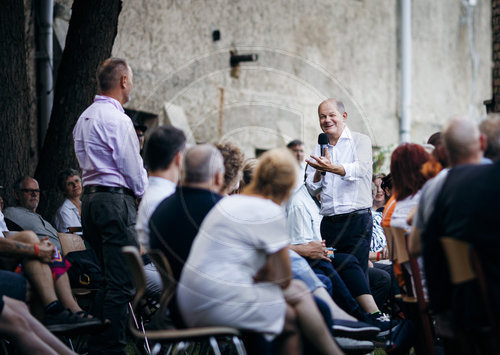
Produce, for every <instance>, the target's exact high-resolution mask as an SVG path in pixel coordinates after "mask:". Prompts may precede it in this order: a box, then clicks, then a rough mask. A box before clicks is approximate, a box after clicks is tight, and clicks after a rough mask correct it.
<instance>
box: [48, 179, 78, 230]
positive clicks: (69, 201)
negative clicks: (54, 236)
mask: <svg viewBox="0 0 500 355" xmlns="http://www.w3.org/2000/svg"><path fill="white" fill-rule="evenodd" d="M57 187H58V188H59V190H61V192H62V193H63V194H64V197H65V198H66V199H65V200H64V202H63V204H62V205H61V207H59V209H58V210H57V212H56V215H55V217H54V226H55V227H56V229H57V231H58V232H61V233H67V232H68V231H69V227H81V226H82V220H81V217H80V216H81V214H82V210H81V201H80V198H81V197H82V181H81V179H80V175H79V174H78V171H76V170H74V169H65V170H62V171H61V172H60V173H59V174H58V175H57Z"/></svg>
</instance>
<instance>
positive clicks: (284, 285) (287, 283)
mask: <svg viewBox="0 0 500 355" xmlns="http://www.w3.org/2000/svg"><path fill="white" fill-rule="evenodd" d="M291 282H292V278H291V277H287V278H284V279H282V280H280V281H279V282H277V284H278V285H279V287H280V288H281V289H282V290H284V289H285V288H287V287H288V286H290V283H291Z"/></svg>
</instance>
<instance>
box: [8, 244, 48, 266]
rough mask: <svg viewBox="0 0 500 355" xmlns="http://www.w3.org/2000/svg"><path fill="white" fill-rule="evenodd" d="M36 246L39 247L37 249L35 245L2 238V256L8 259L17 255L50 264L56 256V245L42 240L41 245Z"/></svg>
mask: <svg viewBox="0 0 500 355" xmlns="http://www.w3.org/2000/svg"><path fill="white" fill-rule="evenodd" d="M36 245H37V246H38V247H35V244H27V243H23V242H19V241H16V240H11V239H6V238H0V255H2V256H6V257H9V256H10V257H11V256H13V255H15V256H21V257H29V258H37V259H40V260H41V261H42V262H44V263H50V262H51V261H52V258H53V256H54V245H53V244H51V243H50V242H49V241H48V240H41V241H40V243H38V244H36ZM37 249H38V251H37ZM37 254H38V255H37Z"/></svg>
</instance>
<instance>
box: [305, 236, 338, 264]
mask: <svg viewBox="0 0 500 355" xmlns="http://www.w3.org/2000/svg"><path fill="white" fill-rule="evenodd" d="M303 247H304V249H303V250H304V255H303V256H305V257H307V258H309V259H320V260H325V261H330V262H331V261H332V260H331V259H330V258H329V257H328V252H327V250H326V245H325V241H324V240H322V241H321V242H309V243H307V244H305V245H304V246H303Z"/></svg>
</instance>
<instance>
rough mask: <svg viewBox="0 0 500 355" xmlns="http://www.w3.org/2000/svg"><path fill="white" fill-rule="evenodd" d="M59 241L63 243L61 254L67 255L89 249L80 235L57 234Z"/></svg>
mask: <svg viewBox="0 0 500 355" xmlns="http://www.w3.org/2000/svg"><path fill="white" fill-rule="evenodd" d="M57 235H58V236H59V241H60V242H61V248H62V250H61V253H62V255H64V256H65V255H67V254H68V253H71V252H72V251H81V250H85V249H87V247H86V246H85V242H84V241H83V239H82V237H81V236H79V235H78V234H72V233H57Z"/></svg>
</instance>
